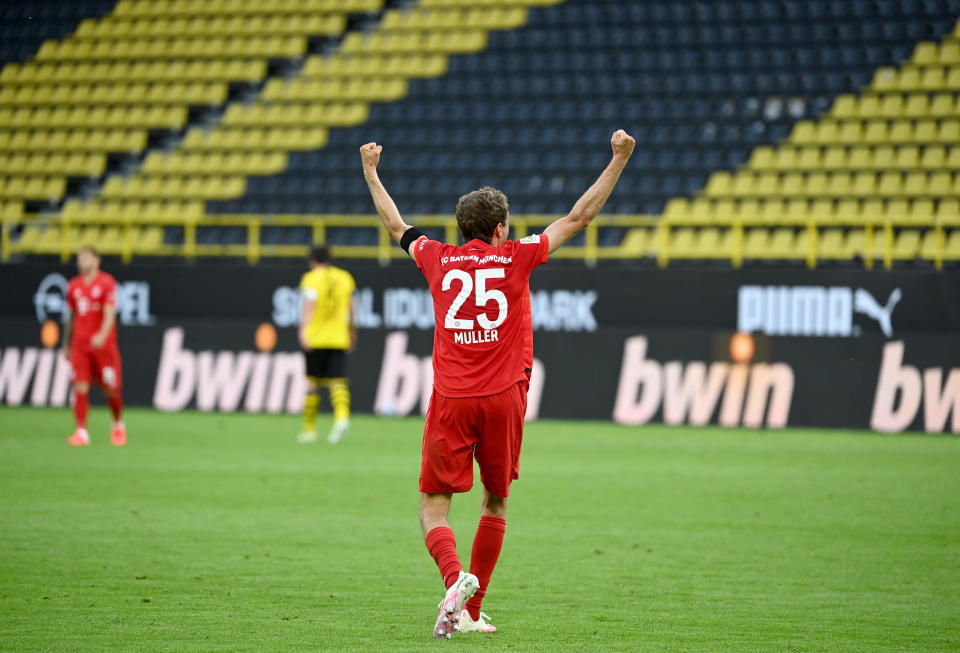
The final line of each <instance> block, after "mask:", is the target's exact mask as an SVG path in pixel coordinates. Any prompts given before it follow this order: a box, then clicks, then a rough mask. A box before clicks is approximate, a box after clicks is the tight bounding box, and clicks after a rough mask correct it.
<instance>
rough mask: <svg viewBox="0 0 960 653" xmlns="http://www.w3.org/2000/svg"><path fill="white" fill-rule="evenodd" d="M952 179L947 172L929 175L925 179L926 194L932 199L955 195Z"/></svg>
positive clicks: (955, 190)
mask: <svg viewBox="0 0 960 653" xmlns="http://www.w3.org/2000/svg"><path fill="white" fill-rule="evenodd" d="M953 177H954V175H951V173H949V172H947V171H942V172H934V173H931V174H930V176H929V177H928V179H927V189H926V192H927V194H929V195H932V196H934V197H947V196H950V195H957V194H958V193H957V189H956V188H955V184H954V179H953Z"/></svg>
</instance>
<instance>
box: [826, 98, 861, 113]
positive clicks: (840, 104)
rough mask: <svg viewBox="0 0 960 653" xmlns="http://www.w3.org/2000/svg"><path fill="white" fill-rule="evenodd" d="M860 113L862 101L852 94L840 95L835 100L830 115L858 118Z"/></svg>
mask: <svg viewBox="0 0 960 653" xmlns="http://www.w3.org/2000/svg"><path fill="white" fill-rule="evenodd" d="M859 113H860V103H859V102H858V100H857V97H856V96H854V95H850V94H844V95H838V96H837V99H836V100H834V102H833V108H832V109H831V111H830V115H832V116H833V117H834V118H840V119H843V118H856V117H857V116H858V115H859Z"/></svg>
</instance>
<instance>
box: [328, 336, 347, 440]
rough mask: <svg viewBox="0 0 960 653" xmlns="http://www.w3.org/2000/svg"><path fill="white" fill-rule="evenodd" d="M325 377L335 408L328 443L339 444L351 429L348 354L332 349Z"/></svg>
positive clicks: (331, 402) (329, 352) (331, 401)
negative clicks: (347, 373)
mask: <svg viewBox="0 0 960 653" xmlns="http://www.w3.org/2000/svg"><path fill="white" fill-rule="evenodd" d="M325 372H326V374H325V376H327V379H326V385H327V388H328V389H329V390H330V405H331V406H333V427H332V428H331V429H330V434H329V435H328V436H327V442H329V443H330V444H337V443H338V442H340V441H341V440H343V436H344V435H346V434H347V430H348V429H349V428H350V386H349V385H348V382H347V376H346V352H345V351H344V350H342V349H331V350H329V351H328V353H327V360H326V369H325Z"/></svg>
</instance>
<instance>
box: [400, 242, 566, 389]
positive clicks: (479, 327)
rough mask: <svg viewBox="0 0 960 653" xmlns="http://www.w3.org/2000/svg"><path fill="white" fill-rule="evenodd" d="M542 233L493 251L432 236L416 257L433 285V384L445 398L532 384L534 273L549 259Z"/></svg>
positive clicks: (478, 244)
mask: <svg viewBox="0 0 960 653" xmlns="http://www.w3.org/2000/svg"><path fill="white" fill-rule="evenodd" d="M549 252H550V248H549V245H548V242H547V237H546V236H544V235H542V234H541V235H536V236H527V237H526V238H522V239H521V240H510V241H507V242H505V243H503V244H502V245H499V246H497V247H494V246H492V245H488V244H487V243H485V242H483V241H481V240H471V241H470V242H469V243H467V244H465V245H464V246H463V247H456V246H454V245H446V244H444V243H439V242H437V241H435V240H430V239H428V238H426V237H423V238H421V239H420V240H419V241H417V244H416V246H415V247H414V258H415V260H416V262H417V267H418V268H420V270H421V271H422V272H423V274H424V276H425V277H426V278H427V282H428V283H429V284H430V294H431V295H432V296H433V312H434V317H435V319H436V328H435V329H434V332H433V387H434V389H435V390H436V391H437V393H439V394H441V395H443V396H445V397H454V398H456V397H485V396H488V395H493V394H497V393H499V392H503V391H504V390H506V389H507V388H509V387H510V386H512V385H514V384H515V383H517V382H519V381H523V380H527V379H529V375H530V370H531V368H532V367H533V320H532V318H531V316H530V273H531V272H533V269H534V268H535V267H537V266H538V265H540V264H541V263H546V262H547V255H548V254H549Z"/></svg>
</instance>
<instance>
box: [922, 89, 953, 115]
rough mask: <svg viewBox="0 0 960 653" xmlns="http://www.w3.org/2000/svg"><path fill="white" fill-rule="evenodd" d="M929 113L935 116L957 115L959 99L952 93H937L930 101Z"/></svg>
mask: <svg viewBox="0 0 960 653" xmlns="http://www.w3.org/2000/svg"><path fill="white" fill-rule="evenodd" d="M928 115H929V116H931V117H934V118H949V117H951V116H956V115H957V100H956V98H955V97H954V96H953V94H952V93H937V94H935V95H934V96H933V100H932V101H931V102H930V110H929V111H928Z"/></svg>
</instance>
